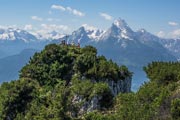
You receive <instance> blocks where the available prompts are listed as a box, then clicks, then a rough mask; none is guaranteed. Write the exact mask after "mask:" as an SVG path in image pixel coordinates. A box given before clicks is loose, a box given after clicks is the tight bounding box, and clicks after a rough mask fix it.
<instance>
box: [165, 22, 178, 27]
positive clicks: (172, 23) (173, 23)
mask: <svg viewBox="0 0 180 120" xmlns="http://www.w3.org/2000/svg"><path fill="white" fill-rule="evenodd" d="M168 24H169V25H171V26H178V25H179V24H178V23H177V22H172V21H170V22H168Z"/></svg>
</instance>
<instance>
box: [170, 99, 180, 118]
mask: <svg viewBox="0 0 180 120" xmlns="http://www.w3.org/2000/svg"><path fill="white" fill-rule="evenodd" d="M171 114H172V118H173V119H174V120H178V119H180V98H176V99H174V100H172V102H171Z"/></svg>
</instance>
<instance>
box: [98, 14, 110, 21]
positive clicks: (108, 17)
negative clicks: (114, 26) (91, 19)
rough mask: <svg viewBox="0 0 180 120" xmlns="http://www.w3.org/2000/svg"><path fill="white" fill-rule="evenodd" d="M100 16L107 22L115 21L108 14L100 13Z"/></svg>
mask: <svg viewBox="0 0 180 120" xmlns="http://www.w3.org/2000/svg"><path fill="white" fill-rule="evenodd" d="M99 15H100V16H101V17H103V18H104V19H106V20H112V19H113V17H112V16H111V15H109V14H107V13H99Z"/></svg>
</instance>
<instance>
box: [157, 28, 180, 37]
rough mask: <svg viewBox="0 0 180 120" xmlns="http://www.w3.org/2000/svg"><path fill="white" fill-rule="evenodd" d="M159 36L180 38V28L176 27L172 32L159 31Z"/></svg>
mask: <svg viewBox="0 0 180 120" xmlns="http://www.w3.org/2000/svg"><path fill="white" fill-rule="evenodd" d="M157 36H158V37H161V38H174V39H176V38H180V29H176V30H173V31H170V32H165V31H159V32H158V33H157Z"/></svg>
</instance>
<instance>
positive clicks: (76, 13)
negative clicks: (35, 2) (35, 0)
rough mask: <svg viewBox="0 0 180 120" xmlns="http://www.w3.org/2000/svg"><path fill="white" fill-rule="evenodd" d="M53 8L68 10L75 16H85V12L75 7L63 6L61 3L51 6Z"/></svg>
mask: <svg viewBox="0 0 180 120" xmlns="http://www.w3.org/2000/svg"><path fill="white" fill-rule="evenodd" d="M51 9H56V10H61V11H67V12H69V13H70V14H73V15H75V16H80V17H83V16H85V13H83V12H81V11H79V10H77V9H73V8H71V7H64V6H61V5H52V6H51Z"/></svg>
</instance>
